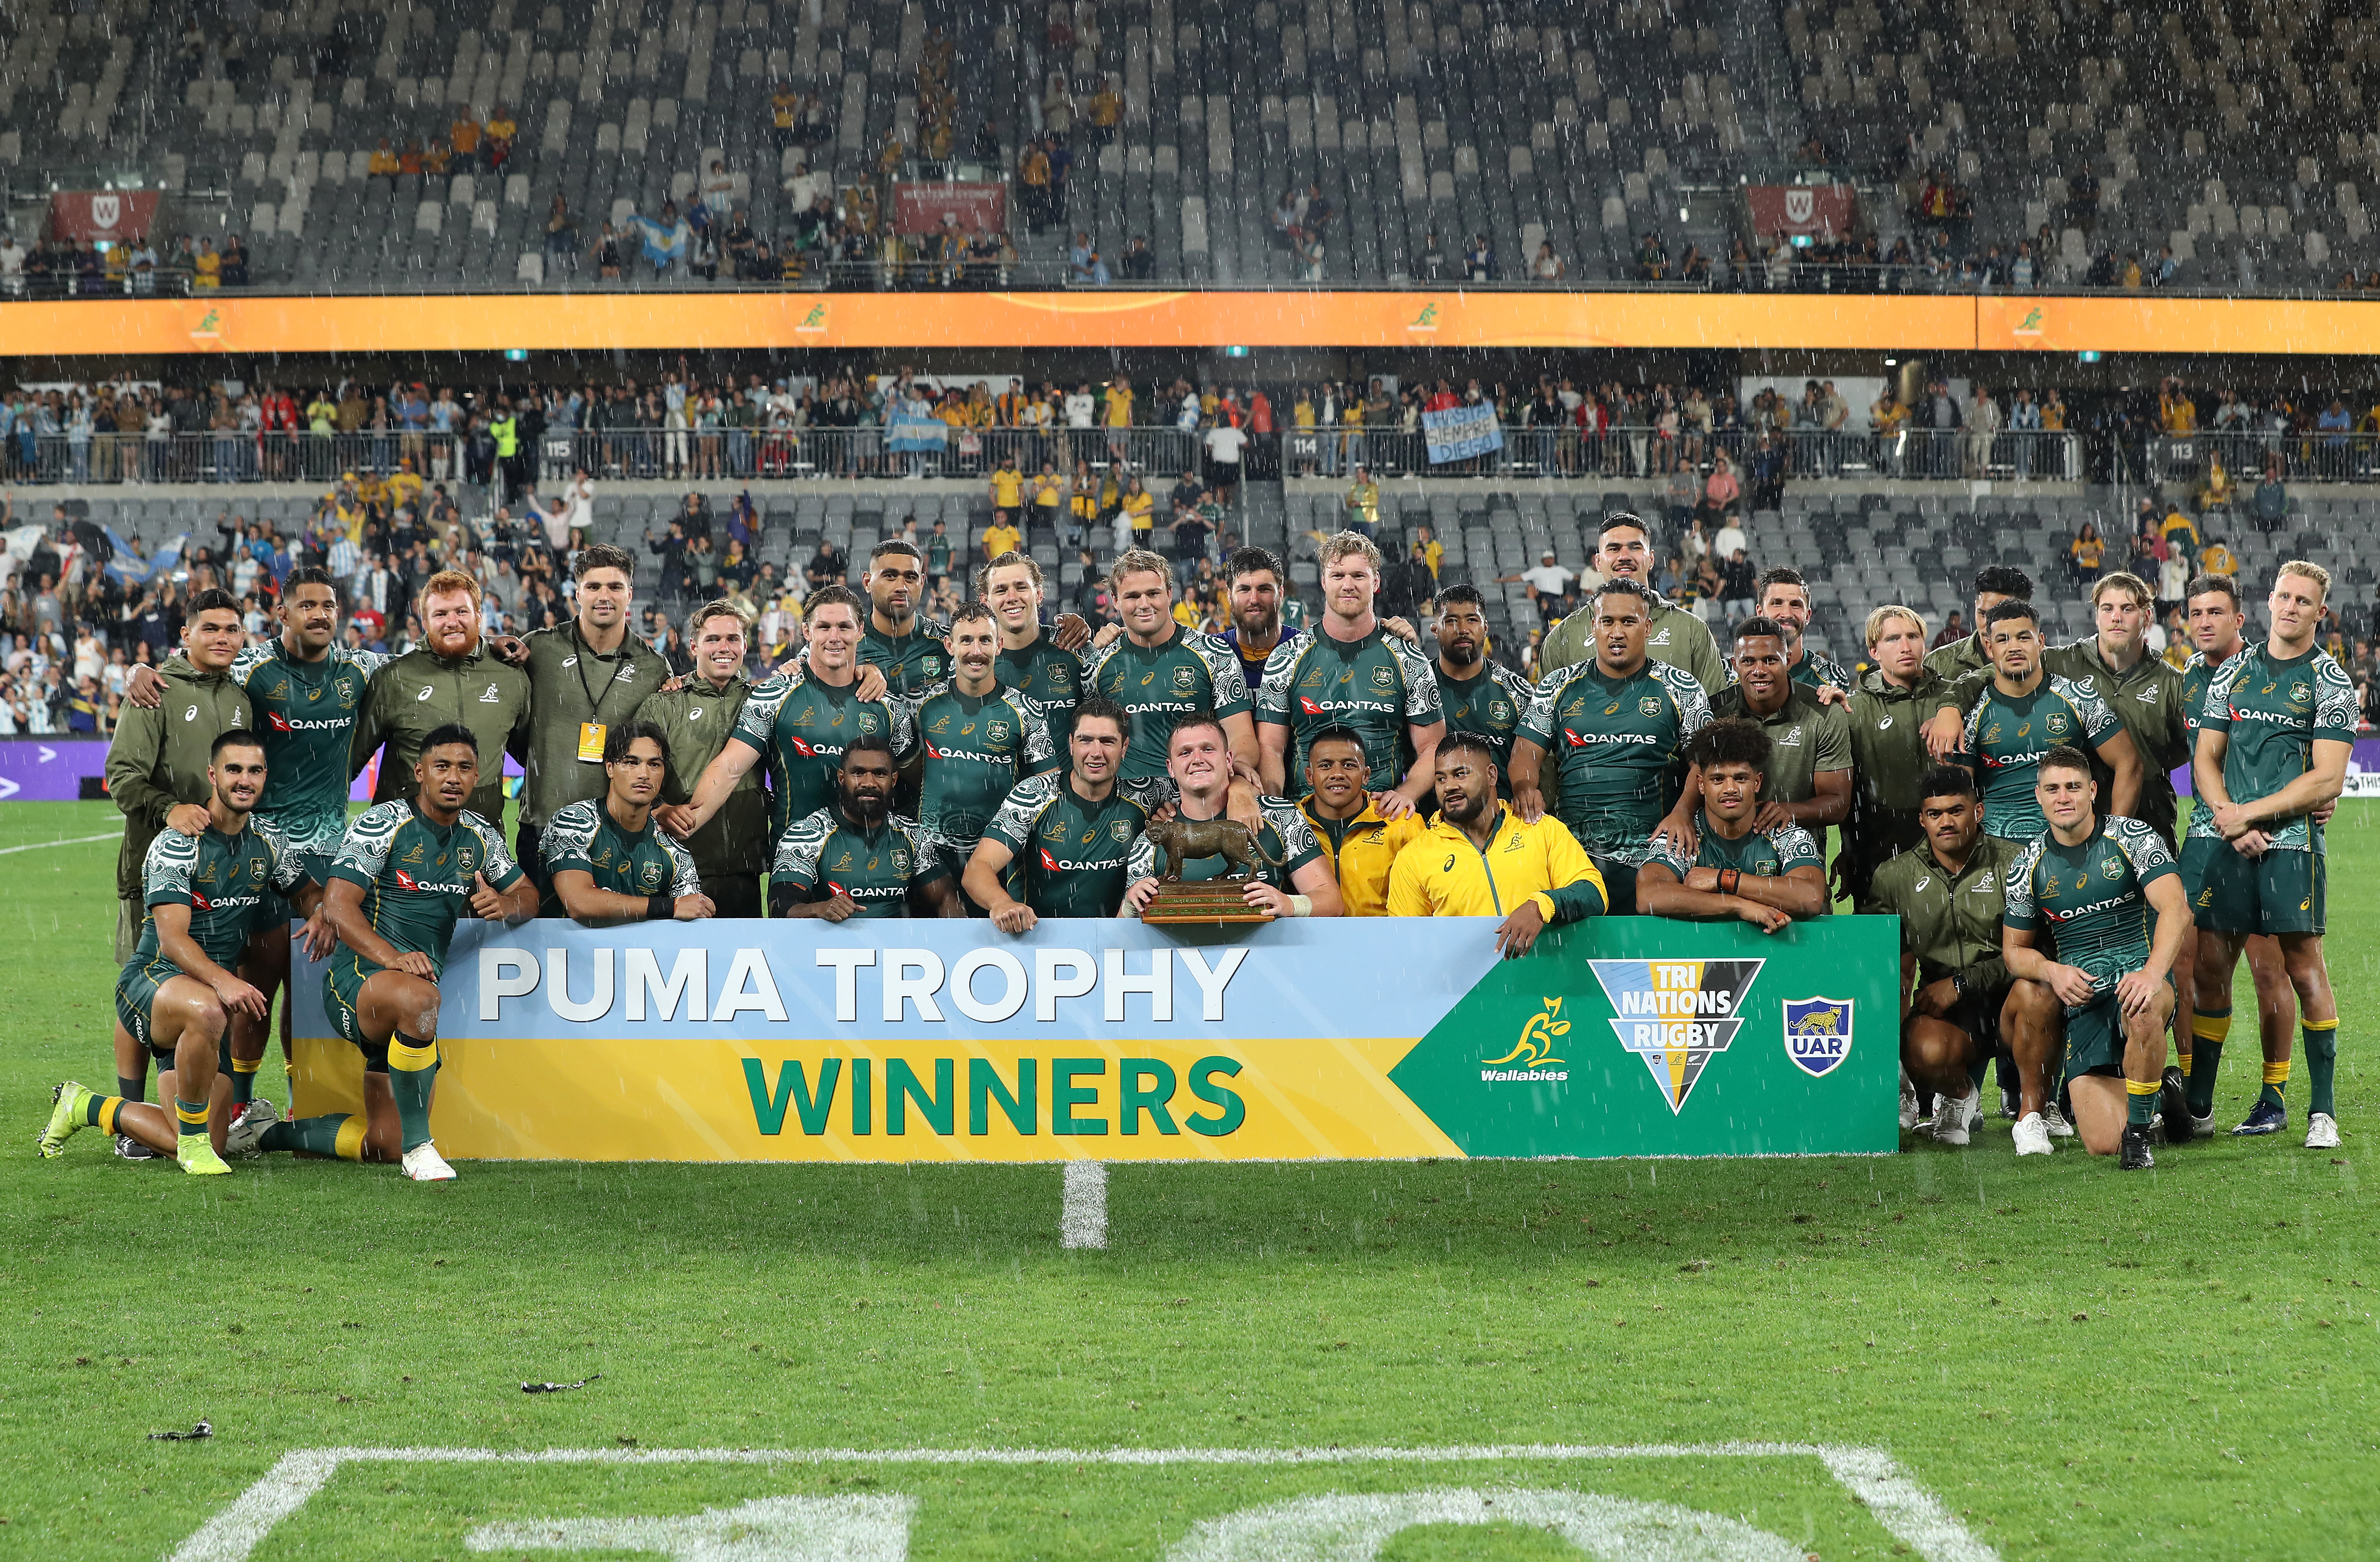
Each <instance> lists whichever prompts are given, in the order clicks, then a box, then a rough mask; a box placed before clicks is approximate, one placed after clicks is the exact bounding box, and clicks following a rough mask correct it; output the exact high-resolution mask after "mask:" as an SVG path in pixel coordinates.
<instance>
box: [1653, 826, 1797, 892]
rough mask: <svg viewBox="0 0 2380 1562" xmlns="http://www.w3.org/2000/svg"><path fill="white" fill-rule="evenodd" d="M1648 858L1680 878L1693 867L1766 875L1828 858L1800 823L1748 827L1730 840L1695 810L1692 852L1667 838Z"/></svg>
mask: <svg viewBox="0 0 2380 1562" xmlns="http://www.w3.org/2000/svg"><path fill="white" fill-rule="evenodd" d="M1645 860H1646V861H1648V862H1658V863H1660V864H1661V865H1662V866H1663V867H1665V868H1667V869H1669V870H1670V872H1671V873H1675V874H1677V875H1678V877H1679V878H1681V879H1682V878H1684V877H1685V876H1686V873H1687V871H1688V870H1690V869H1694V868H1733V869H1734V870H1736V872H1738V873H1757V874H1759V875H1761V876H1763V877H1765V878H1772V879H1773V878H1777V877H1779V875H1781V874H1784V873H1791V872H1792V871H1793V870H1794V869H1796V868H1819V869H1823V868H1825V867H1826V865H1827V860H1826V858H1825V857H1823V856H1822V855H1820V853H1819V851H1818V843H1817V842H1816V841H1815V840H1813V839H1811V838H1810V832H1809V831H1807V830H1805V829H1803V828H1802V826H1801V825H1799V824H1788V825H1785V826H1784V827H1783V828H1782V829H1777V830H1747V831H1745V832H1744V833H1743V837H1742V838H1741V839H1738V840H1729V839H1727V838H1726V837H1725V836H1721V835H1720V834H1719V833H1718V831H1717V830H1714V829H1712V828H1711V822H1710V815H1709V814H1707V813H1705V812H1702V811H1701V810H1700V809H1696V810H1695V811H1694V856H1692V857H1688V856H1686V855H1685V854H1684V853H1682V852H1681V851H1679V850H1678V849H1677V848H1675V847H1673V846H1671V845H1670V843H1669V842H1668V841H1667V840H1664V841H1662V842H1661V843H1660V844H1659V845H1658V846H1656V847H1654V848H1652V851H1651V855H1650V856H1648V857H1647V858H1646V859H1645Z"/></svg>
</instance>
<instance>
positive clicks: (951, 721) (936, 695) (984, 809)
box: [911, 683, 1056, 867]
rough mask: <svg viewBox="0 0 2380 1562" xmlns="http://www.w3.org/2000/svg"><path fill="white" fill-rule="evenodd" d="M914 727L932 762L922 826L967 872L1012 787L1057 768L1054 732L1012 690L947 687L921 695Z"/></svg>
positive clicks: (921, 795)
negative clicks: (964, 690)
mask: <svg viewBox="0 0 2380 1562" xmlns="http://www.w3.org/2000/svg"><path fill="white" fill-rule="evenodd" d="M911 721H912V724H913V725H914V726H916V727H917V742H918V744H919V746H920V747H921V748H922V749H923V750H924V752H925V759H926V765H925V772H924V774H923V775H921V776H920V777H919V783H918V792H917V816H918V821H917V822H918V823H919V824H923V825H924V826H925V828H926V830H927V833H928V834H929V835H931V836H933V837H934V838H935V839H936V840H937V841H939V842H941V844H942V845H943V846H944V847H945V848H947V850H948V854H949V856H950V858H951V860H952V861H953V863H955V864H957V865H958V866H960V867H964V866H965V863H966V860H967V858H968V856H969V855H970V854H971V853H972V852H973V851H974V850H975V843H976V842H977V841H978V840H980V839H982V838H983V827H984V826H985V825H986V824H990V823H991V816H992V815H993V814H995V813H997V812H1000V805H1001V803H1002V801H1004V800H1006V799H1007V797H1008V792H1009V788H1011V787H1014V786H1015V785H1016V783H1017V781H1018V780H1019V779H1020V778H1022V777H1024V776H1026V775H1032V774H1033V773H1034V772H1036V771H1040V770H1047V769H1049V768H1050V765H1051V764H1052V763H1055V761H1056V756H1055V755H1054V754H1053V753H1052V752H1051V750H1050V728H1049V726H1048V724H1047V723H1045V722H1044V721H1043V719H1042V715H1041V708H1040V707H1039V706H1038V705H1036V704H1035V703H1034V702H1032V701H1030V700H1027V699H1026V698H1025V697H1024V696H1023V695H1021V694H1018V693H1016V692H1014V690H1012V689H1001V688H998V687H994V689H992V691H991V692H990V694H962V693H960V692H959V691H958V689H956V688H955V687H954V686H953V685H951V684H947V683H938V684H936V685H934V687H933V688H931V689H928V690H926V692H925V693H923V694H922V695H919V696H918V698H917V707H916V710H915V713H914V714H913V715H912V716H911Z"/></svg>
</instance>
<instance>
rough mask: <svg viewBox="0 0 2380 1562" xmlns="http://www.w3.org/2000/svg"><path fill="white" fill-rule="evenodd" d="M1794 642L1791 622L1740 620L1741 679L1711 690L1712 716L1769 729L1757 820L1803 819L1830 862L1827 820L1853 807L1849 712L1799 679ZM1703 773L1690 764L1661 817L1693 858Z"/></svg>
mask: <svg viewBox="0 0 2380 1562" xmlns="http://www.w3.org/2000/svg"><path fill="white" fill-rule="evenodd" d="M1775 589H1777V590H1779V591H1782V590H1784V589H1785V588H1782V587H1779V588H1775ZM1792 589H1794V590H1799V589H1800V588H1799V587H1798V586H1796V587H1794V588H1792ZM1804 611H1806V608H1805V609H1804ZM1793 643H1794V641H1793V637H1792V635H1791V632H1790V630H1789V629H1788V628H1787V627H1786V626H1784V625H1782V624H1779V623H1778V622H1777V621H1776V620H1774V619H1770V618H1764V617H1762V616H1759V615H1757V614H1755V615H1754V616H1752V617H1749V618H1746V619H1745V620H1744V621H1743V623H1741V624H1739V625H1737V626H1736V629H1735V655H1734V657H1733V658H1732V659H1731V662H1730V665H1731V666H1732V668H1733V670H1734V673H1735V681H1734V682H1733V683H1731V684H1730V685H1728V687H1726V688H1725V689H1720V690H1719V691H1718V693H1717V694H1714V695H1712V696H1711V702H1710V706H1711V715H1712V717H1713V718H1714V719H1718V718H1723V717H1730V716H1739V717H1742V718H1743V719H1744V720H1747V721H1750V722H1752V723H1753V724H1754V725H1755V726H1758V727H1760V728H1761V729H1762V730H1763V731H1765V732H1767V734H1768V742H1769V749H1768V762H1767V768H1766V771H1765V773H1764V774H1765V779H1764V780H1763V782H1762V784H1761V787H1760V809H1759V812H1758V813H1757V814H1756V815H1755V820H1754V823H1755V827H1756V828H1758V829H1762V830H1775V829H1779V828H1781V827H1783V826H1785V825H1787V824H1798V825H1800V826H1801V827H1802V828H1803V830H1805V831H1807V832H1808V833H1809V836H1810V842H1811V845H1812V846H1813V847H1814V848H1816V850H1817V853H1818V859H1819V860H1820V861H1821V862H1824V861H1825V860H1826V855H1827V826H1828V825H1829V824H1841V823H1842V822H1843V820H1844V818H1845V817H1846V816H1847V815H1848V814H1849V813H1850V812H1851V806H1852V739H1851V718H1850V716H1849V715H1848V714H1845V711H1844V708H1843V705H1842V704H1841V702H1840V701H1838V702H1836V703H1834V704H1831V705H1821V704H1820V703H1818V695H1817V692H1816V688H1817V686H1815V685H1805V684H1802V683H1797V682H1795V681H1794V680H1793V678H1792V677H1791V672H1790V670H1789V668H1788V665H1787V657H1788V655H1789V654H1790V653H1791V648H1792V645H1793ZM1803 665H1808V664H1807V662H1806V660H1805V661H1804V663H1803ZM1833 687H1837V688H1838V689H1840V687H1841V686H1833ZM1701 779H1702V778H1701V776H1700V775H1697V774H1695V772H1694V769H1693V768H1692V767H1691V766H1689V767H1688V769H1687V771H1686V784H1685V786H1684V787H1683V788H1682V790H1681V791H1680V792H1679V794H1678V804H1677V806H1676V807H1675V808H1673V809H1671V810H1670V814H1669V817H1668V818H1666V819H1664V820H1663V821H1662V822H1661V833H1662V835H1663V836H1666V837H1667V838H1668V839H1669V840H1670V843H1671V845H1672V846H1673V847H1674V848H1675V849H1676V850H1677V851H1678V852H1679V853H1681V854H1682V855H1684V856H1686V857H1689V858H1691V857H1692V856H1693V855H1694V812H1695V808H1696V806H1697V804H1698V802H1699V799H1701V797H1702V792H1701V789H1700V787H1699V783H1700V781H1701Z"/></svg>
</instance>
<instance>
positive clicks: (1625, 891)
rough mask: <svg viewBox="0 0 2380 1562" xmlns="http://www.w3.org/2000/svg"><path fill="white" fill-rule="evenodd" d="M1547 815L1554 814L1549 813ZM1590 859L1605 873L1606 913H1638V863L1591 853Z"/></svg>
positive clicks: (1604, 894) (1611, 915) (1629, 915)
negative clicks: (1596, 855)
mask: <svg viewBox="0 0 2380 1562" xmlns="http://www.w3.org/2000/svg"><path fill="white" fill-rule="evenodd" d="M1547 817H1548V818H1551V817H1553V816H1552V815H1551V814H1548V815H1547ZM1588 860H1589V861H1591V862H1593V863H1594V864H1595V871H1596V872H1597V873H1601V874H1602V875H1603V898H1604V900H1605V901H1606V902H1607V903H1608V904H1607V905H1606V906H1605V907H1604V915H1606V916H1609V917H1633V916H1634V915H1635V914H1636V867H1637V865H1636V864H1635V863H1633V862H1622V861H1621V860H1620V859H1618V858H1616V857H1595V856H1592V855H1590V856H1589V858H1588Z"/></svg>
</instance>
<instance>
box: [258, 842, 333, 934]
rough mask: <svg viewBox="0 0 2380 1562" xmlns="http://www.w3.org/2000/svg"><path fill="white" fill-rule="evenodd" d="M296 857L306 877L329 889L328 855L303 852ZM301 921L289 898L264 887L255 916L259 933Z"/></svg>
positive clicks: (329, 863)
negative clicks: (300, 862) (262, 896)
mask: <svg viewBox="0 0 2380 1562" xmlns="http://www.w3.org/2000/svg"><path fill="white" fill-rule="evenodd" d="M298 857H299V860H302V861H303V862H304V863H305V865H306V876H307V877H308V878H310V879H311V880H313V881H314V883H315V884H316V885H321V886H322V887H324V888H327V887H329V885H330V883H331V859H330V855H329V854H328V853H326V852H320V851H305V852H300V853H298ZM301 920H302V918H301V916H300V914H299V912H298V910H297V906H296V904H294V903H293V902H292V901H291V900H290V898H289V897H287V896H286V895H284V894H283V893H282V892H281V891H279V890H277V889H275V888H273V886H272V885H265V886H264V904H263V905H262V906H261V908H259V909H258V911H257V916H256V925H257V929H258V931H260V932H261V931H263V930H264V929H266V928H276V927H285V926H287V925H288V924H289V923H291V922H294V921H301Z"/></svg>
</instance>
